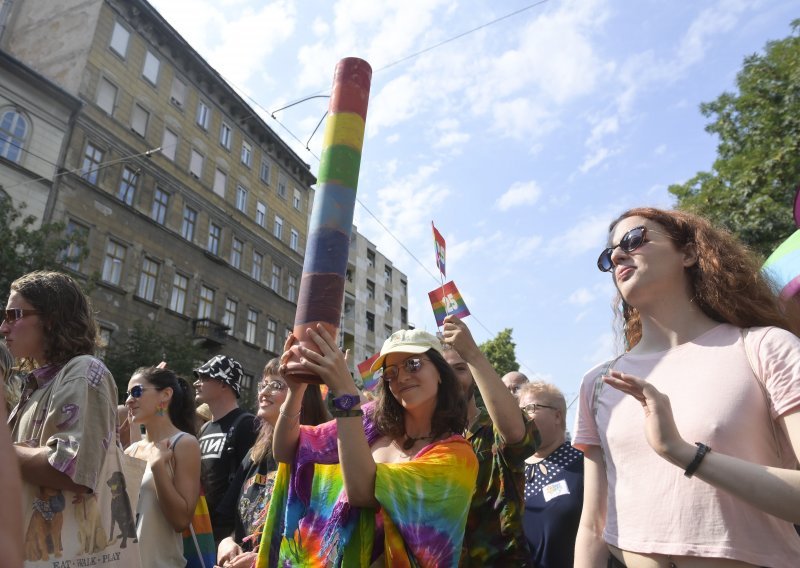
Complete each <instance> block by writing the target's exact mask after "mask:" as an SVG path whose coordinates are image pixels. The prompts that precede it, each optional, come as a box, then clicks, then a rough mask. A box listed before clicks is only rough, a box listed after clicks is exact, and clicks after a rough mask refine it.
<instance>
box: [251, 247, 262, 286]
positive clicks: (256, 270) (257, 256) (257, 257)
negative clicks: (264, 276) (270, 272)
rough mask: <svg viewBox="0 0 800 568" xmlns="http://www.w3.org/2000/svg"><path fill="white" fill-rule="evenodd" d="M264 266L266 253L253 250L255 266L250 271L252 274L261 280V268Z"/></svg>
mask: <svg viewBox="0 0 800 568" xmlns="http://www.w3.org/2000/svg"><path fill="white" fill-rule="evenodd" d="M263 266H264V255H263V254H261V253H258V252H256V251H253V268H252V270H251V271H250V276H252V277H253V278H254V279H256V280H258V281H259V282H261V269H262V267H263Z"/></svg>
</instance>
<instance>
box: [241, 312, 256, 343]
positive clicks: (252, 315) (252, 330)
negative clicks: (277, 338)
mask: <svg viewBox="0 0 800 568" xmlns="http://www.w3.org/2000/svg"><path fill="white" fill-rule="evenodd" d="M257 328H258V312H257V311H255V310H254V309H252V308H250V309H248V310H247V328H246V329H245V332H244V340H245V341H246V342H247V343H255V342H256V329H257Z"/></svg>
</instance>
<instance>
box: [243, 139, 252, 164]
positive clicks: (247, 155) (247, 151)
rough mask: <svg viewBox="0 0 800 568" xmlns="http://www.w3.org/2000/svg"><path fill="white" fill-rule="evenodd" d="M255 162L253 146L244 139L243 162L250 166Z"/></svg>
mask: <svg viewBox="0 0 800 568" xmlns="http://www.w3.org/2000/svg"><path fill="white" fill-rule="evenodd" d="M252 162H253V147H252V146H251V145H250V143H249V142H245V141H242V163H243V164H244V165H245V166H247V167H248V168H249V167H250V165H251V164H252Z"/></svg>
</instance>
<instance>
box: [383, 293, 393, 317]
mask: <svg viewBox="0 0 800 568" xmlns="http://www.w3.org/2000/svg"><path fill="white" fill-rule="evenodd" d="M383 308H384V309H385V310H386V313H387V315H392V297H391V296H390V295H389V294H385V295H384V296H383Z"/></svg>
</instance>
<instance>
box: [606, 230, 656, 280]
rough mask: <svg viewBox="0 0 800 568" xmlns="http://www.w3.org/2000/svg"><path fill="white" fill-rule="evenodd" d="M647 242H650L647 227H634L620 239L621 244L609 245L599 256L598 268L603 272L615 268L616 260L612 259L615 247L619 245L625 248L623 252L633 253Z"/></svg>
mask: <svg viewBox="0 0 800 568" xmlns="http://www.w3.org/2000/svg"><path fill="white" fill-rule="evenodd" d="M647 242H649V241H648V240H647V227H645V226H641V227H634V228H633V229H631V230H630V231H628V232H627V233H625V234H624V235H622V238H621V239H620V240H619V244H617V245H615V246H613V247H608V248H607V249H605V250H604V251H603V252H601V253H600V256H599V257H598V258H597V268H599V269H600V270H601V271H602V272H611V271H612V270H614V261H613V260H611V255H612V254H613V253H614V249H616V248H617V247H619V248H620V249H622V250H623V252H626V253H631V252H633V251H635V250H636V249H638V248H639V247H640V246H642V245H643V244H645V243H647Z"/></svg>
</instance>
